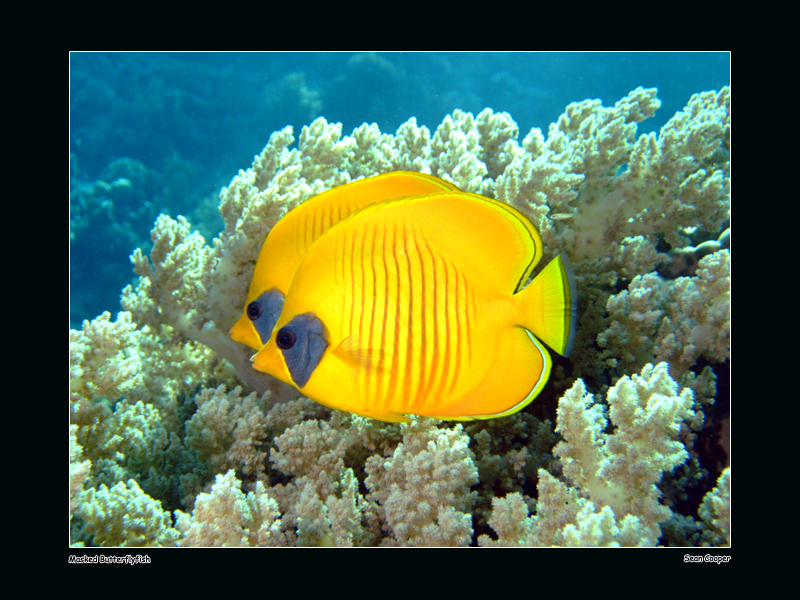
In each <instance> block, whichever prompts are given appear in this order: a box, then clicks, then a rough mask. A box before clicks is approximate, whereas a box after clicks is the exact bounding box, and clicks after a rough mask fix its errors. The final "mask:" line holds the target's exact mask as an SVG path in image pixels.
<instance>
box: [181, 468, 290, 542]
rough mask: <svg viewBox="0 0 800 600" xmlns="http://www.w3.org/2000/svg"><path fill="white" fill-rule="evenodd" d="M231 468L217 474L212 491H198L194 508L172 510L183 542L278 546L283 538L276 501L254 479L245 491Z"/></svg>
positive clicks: (262, 485)
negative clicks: (186, 510)
mask: <svg viewBox="0 0 800 600" xmlns="http://www.w3.org/2000/svg"><path fill="white" fill-rule="evenodd" d="M240 485H241V484H240V482H239V480H238V479H236V474H235V473H234V472H233V471H232V470H231V471H228V472H227V473H225V475H217V477H216V479H215V481H214V486H213V487H212V488H211V492H209V493H203V494H200V495H199V496H198V497H197V502H196V503H195V508H194V512H193V513H192V514H191V515H189V514H186V513H184V512H181V511H179V510H178V511H175V515H176V527H177V528H178V530H179V531H180V532H181V540H180V544H181V545H182V546H279V545H281V544H282V542H283V535H282V534H281V520H280V515H279V512H278V504H277V503H276V502H275V500H273V499H272V498H271V497H270V496H269V495H268V494H267V492H266V490H265V488H264V484H263V483H261V482H260V481H259V482H256V489H255V491H253V492H248V493H247V494H244V493H243V492H242V491H241V489H240Z"/></svg>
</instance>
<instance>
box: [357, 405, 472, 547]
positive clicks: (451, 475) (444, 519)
mask: <svg viewBox="0 0 800 600" xmlns="http://www.w3.org/2000/svg"><path fill="white" fill-rule="evenodd" d="M403 429H404V434H403V443H402V444H400V445H399V446H398V447H397V448H396V449H395V451H394V453H393V454H392V456H391V457H389V458H388V459H384V458H382V457H371V458H369V459H367V464H366V470H367V473H368V477H367V479H366V484H367V487H369V488H370V490H372V493H371V494H370V498H372V499H373V500H375V501H376V502H377V503H378V505H379V509H378V510H379V514H380V515H381V518H382V520H383V521H384V522H385V523H386V524H387V525H388V527H389V531H388V533H390V534H391V535H392V537H393V539H394V541H395V542H396V543H398V544H401V545H411V546H422V545H435V546H464V545H467V544H469V542H470V539H471V537H472V520H471V518H470V515H469V514H468V513H467V512H466V511H468V510H469V509H470V508H471V507H472V504H473V502H474V501H475V494H474V493H471V492H469V488H470V486H471V485H473V484H475V483H477V481H478V469H477V467H476V466H475V463H474V462H473V460H472V453H471V452H470V451H469V450H467V445H468V444H469V438H468V437H467V436H466V435H464V433H463V431H462V429H461V426H460V425H457V426H456V427H455V428H454V429H437V428H436V427H435V426H433V424H432V422H431V420H430V419H419V420H416V421H414V422H412V423H410V424H408V425H403Z"/></svg>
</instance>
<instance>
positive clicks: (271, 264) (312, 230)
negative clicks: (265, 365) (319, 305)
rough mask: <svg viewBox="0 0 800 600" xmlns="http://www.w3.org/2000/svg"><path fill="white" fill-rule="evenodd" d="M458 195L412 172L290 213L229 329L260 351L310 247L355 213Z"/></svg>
mask: <svg viewBox="0 0 800 600" xmlns="http://www.w3.org/2000/svg"><path fill="white" fill-rule="evenodd" d="M444 191H459V189H458V188H457V187H456V186H455V185H454V184H452V183H449V182H447V181H444V180H443V179H439V178H438V177H434V176H433V175H427V174H425V173H414V172H411V171H394V172H392V173H386V174H383V175H377V176H375V177H369V178H367V179H359V180H358V181H353V182H351V183H348V184H345V185H340V186H338V187H335V188H332V189H330V190H328V191H326V192H323V193H321V194H319V195H317V196H314V197H313V198H310V199H309V200H307V201H305V202H303V203H302V204H300V205H299V206H297V207H296V208H294V209H293V210H291V211H289V213H287V214H286V215H285V216H284V217H283V218H282V219H281V220H280V221H278V223H277V224H276V225H275V227H273V228H272V231H270V232H269V235H268V236H267V239H266V240H265V241H264V244H263V245H262V246H261V251H260V252H259V255H258V260H257V261H256V267H255V270H254V272H253V279H252V280H251V282H250V291H249V292H248V294H247V301H246V302H245V306H244V310H243V311H242V316H241V318H240V319H239V320H238V321H237V322H236V324H235V325H234V326H233V328H232V329H231V331H230V336H231V338H233V339H234V340H235V341H237V342H241V343H243V344H247V345H248V346H250V347H251V348H253V349H254V350H258V349H259V348H261V346H263V345H264V343H265V342H266V341H267V340H268V339H269V336H270V333H271V332H272V329H273V327H274V326H275V322H276V321H277V319H278V315H280V313H281V307H282V306H283V301H284V298H285V297H286V292H288V291H289V285H290V284H291V283H292V279H293V278H294V274H295V273H296V272H297V267H298V266H299V265H300V262H301V261H302V260H303V257H304V256H305V255H306V252H308V249H309V248H310V247H311V246H312V244H313V243H314V242H315V241H316V240H317V239H319V238H320V236H322V235H323V234H324V233H325V232H327V231H328V230H329V229H330V228H331V227H332V226H333V225H334V224H335V223H337V222H338V221H340V220H342V219H345V218H347V217H348V216H349V215H350V214H352V213H353V212H355V211H357V210H359V209H360V208H363V207H364V206H367V205H368V204H373V203H374V202H380V201H382V200H387V199H391V198H400V197H402V196H417V195H424V194H434V193H437V192H444Z"/></svg>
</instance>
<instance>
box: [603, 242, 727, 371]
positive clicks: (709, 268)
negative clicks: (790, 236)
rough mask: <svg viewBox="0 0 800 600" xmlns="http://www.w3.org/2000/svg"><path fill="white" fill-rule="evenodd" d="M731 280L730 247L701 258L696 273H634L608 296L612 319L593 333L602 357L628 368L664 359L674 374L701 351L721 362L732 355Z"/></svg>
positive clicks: (692, 361)
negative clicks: (671, 277) (623, 286)
mask: <svg viewBox="0 0 800 600" xmlns="http://www.w3.org/2000/svg"><path fill="white" fill-rule="evenodd" d="M730 285H731V279H730V251H729V250H720V251H718V252H715V253H713V254H710V255H708V256H706V257H704V258H703V259H701V260H700V262H699V263H698V269H697V274H696V275H695V276H694V277H679V278H678V279H675V280H664V279H662V278H660V277H659V276H658V275H656V274H655V273H648V274H647V275H644V276H640V275H637V276H636V277H634V279H633V281H631V283H630V285H629V286H628V289H627V290H623V291H622V292H620V293H619V294H615V295H613V296H611V297H610V298H609V299H608V303H607V306H606V308H607V310H608V312H609V315H610V318H611V321H612V323H611V325H610V326H609V327H608V329H606V330H605V331H603V332H602V333H600V334H599V335H598V336H597V342H598V344H599V345H600V347H601V348H604V349H605V352H603V357H604V358H605V359H606V360H607V359H608V358H609V357H612V356H613V357H615V358H616V359H618V360H620V361H621V362H623V363H625V367H626V368H627V369H638V368H641V366H642V365H644V364H645V363H646V362H649V361H653V360H659V361H668V362H669V363H670V367H671V369H672V372H673V374H675V375H682V374H684V373H686V372H687V370H688V369H689V368H690V367H691V366H692V365H694V364H695V363H696V362H697V359H698V358H699V357H700V356H705V358H707V359H708V360H710V361H712V362H723V361H724V360H726V359H727V358H729V356H730V310H731V306H730V302H731V292H730Z"/></svg>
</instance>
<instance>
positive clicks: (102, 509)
mask: <svg viewBox="0 0 800 600" xmlns="http://www.w3.org/2000/svg"><path fill="white" fill-rule="evenodd" d="M76 513H77V514H78V515H79V516H80V517H81V518H82V519H83V534H84V535H86V536H89V537H90V539H91V541H92V543H94V544H97V545H100V546H173V545H175V543H176V542H177V540H178V532H177V531H176V530H175V529H173V528H172V526H171V525H172V517H171V516H170V514H169V513H168V512H165V511H164V510H162V509H161V503H160V502H159V501H157V500H154V499H153V498H151V497H150V496H148V495H147V494H145V493H144V492H143V491H142V490H141V488H140V487H139V485H138V484H137V483H136V481H134V480H133V479H131V480H129V481H128V482H127V483H126V482H122V481H120V482H119V483H117V484H116V485H114V486H112V487H111V488H110V489H109V488H108V487H107V486H106V485H105V484H101V485H100V486H99V487H98V488H97V489H94V488H90V489H88V490H87V491H86V492H85V498H84V499H83V501H82V502H81V503H80V504H79V506H78V508H77V510H76Z"/></svg>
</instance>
